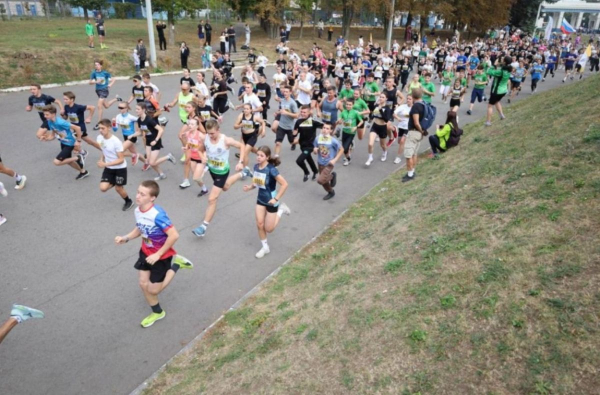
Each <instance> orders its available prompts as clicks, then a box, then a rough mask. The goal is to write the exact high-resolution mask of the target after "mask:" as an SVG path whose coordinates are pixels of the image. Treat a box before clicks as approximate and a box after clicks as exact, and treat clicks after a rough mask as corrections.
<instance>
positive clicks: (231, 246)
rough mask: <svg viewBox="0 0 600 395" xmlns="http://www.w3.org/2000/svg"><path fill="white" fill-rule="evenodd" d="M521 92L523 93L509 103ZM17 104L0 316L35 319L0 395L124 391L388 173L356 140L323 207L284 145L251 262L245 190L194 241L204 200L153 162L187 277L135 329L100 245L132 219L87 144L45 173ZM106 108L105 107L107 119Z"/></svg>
mask: <svg viewBox="0 0 600 395" xmlns="http://www.w3.org/2000/svg"><path fill="white" fill-rule="evenodd" d="M242 40H243V39H242V38H241V37H240V41H242ZM269 73H271V74H272V70H269ZM269 77H270V76H269ZM269 80H270V79H269ZM153 81H154V82H155V83H156V84H157V85H158V86H159V87H160V88H161V90H162V91H163V93H164V95H163V97H165V98H166V99H168V100H171V99H172V97H174V95H175V93H176V92H177V90H178V81H179V76H165V77H160V78H155V79H154V80H153ZM557 85H560V79H559V78H558V77H557V78H556V79H550V80H548V81H547V82H545V83H541V84H540V88H539V92H543V91H544V90H546V89H548V88H551V87H555V86H557ZM234 88H235V89H236V90H237V86H236V87H234ZM66 90H68V89H67V88H55V89H48V90H46V91H45V93H47V94H51V95H53V96H54V97H56V98H60V97H62V92H64V91H66ZM70 90H72V91H74V92H75V93H76V95H77V98H78V100H77V102H78V103H91V104H96V97H95V94H94V91H93V87H91V86H76V87H71V88H70ZM129 92H130V82H128V81H118V82H117V83H116V84H115V85H114V87H113V89H112V91H111V95H112V94H115V93H118V94H120V95H121V96H122V97H128V96H129ZM538 94H540V93H538ZM527 96H529V88H528V87H527V84H526V87H524V89H523V93H521V95H520V98H523V97H527ZM27 97H28V93H27V92H22V93H13V94H4V95H0V119H2V124H1V125H0V155H1V156H2V159H3V161H4V163H5V164H6V165H8V166H10V167H12V168H14V169H16V170H18V171H19V172H20V173H22V174H26V175H27V176H28V182H27V187H26V188H25V189H24V190H22V191H15V190H13V189H12V188H10V186H11V185H12V181H11V180H10V179H9V178H8V177H6V176H0V181H2V182H4V183H5V184H6V185H8V186H9V196H8V198H6V199H1V200H0V212H2V213H4V214H5V215H6V216H7V217H8V222H7V223H6V224H5V225H3V226H2V227H0V245H1V249H0V253H1V255H0V256H1V257H2V268H1V269H0V270H1V273H2V274H1V276H0V301H1V303H0V317H1V318H2V319H4V318H5V317H7V316H8V314H9V309H10V306H11V304H12V303H15V302H18V303H21V304H26V305H30V306H33V307H36V308H40V309H42V310H43V311H44V312H45V313H46V318H45V319H44V320H39V321H33V322H27V323H25V324H24V325H19V326H18V327H17V328H15V330H14V331H13V333H11V335H10V336H9V337H8V338H7V339H6V340H5V341H4V343H3V344H2V345H1V346H0V393H2V394H11V395H13V394H61V395H69V394H86V393H87V394H94V395H100V394H123V393H127V392H129V391H131V390H133V389H134V388H136V387H137V386H138V385H139V384H140V383H141V382H143V381H144V380H145V379H146V378H147V377H149V376H150V375H151V374H152V373H153V372H154V371H155V370H156V369H158V368H159V367H160V366H161V365H162V364H163V363H165V362H166V361H167V360H168V359H169V358H170V357H172V356H173V355H174V354H175V353H176V352H177V351H179V350H180V349H181V348H182V347H183V346H185V345H186V344H187V343H188V342H189V341H190V340H192V339H193V338H194V337H196V336H197V335H198V334H199V333H200V332H201V331H202V330H203V329H204V328H206V327H207V326H208V325H210V324H211V323H212V322H213V321H214V320H215V319H217V318H218V317H219V316H220V315H221V314H222V312H224V311H226V310H227V309H228V308H229V307H230V306H231V305H232V304H234V303H235V302H236V301H237V300H238V299H239V298H240V297H241V296H243V295H244V294H245V293H246V292H248V291H249V290H250V289H252V288H253V287H254V286H255V285H256V284H257V283H259V282H260V281H261V280H262V279H263V278H265V277H266V276H267V275H268V274H269V273H271V272H272V271H273V270H274V269H275V268H277V267H278V266H279V265H281V264H282V263H283V262H284V261H285V260H286V259H287V258H288V257H290V256H291V255H293V254H294V253H295V252H296V251H297V250H298V249H299V248H300V247H301V246H302V245H304V244H305V243H306V242H307V241H309V240H310V239H311V238H312V237H313V236H314V235H315V234H316V233H317V232H318V231H319V230H321V229H323V228H324V227H326V226H327V225H328V224H329V223H330V222H331V221H332V220H333V219H334V218H335V217H336V216H337V215H339V214H340V213H341V212H342V211H343V210H344V209H345V208H346V207H348V206H349V205H350V204H351V203H353V202H354V201H355V200H357V199H358V198H360V197H361V196H363V195H364V194H365V193H366V192H367V191H368V190H369V189H370V188H372V187H373V186H374V185H376V184H377V183H378V182H380V181H381V180H382V179H384V178H385V177H386V176H387V175H388V174H390V173H391V172H393V171H394V170H396V169H397V168H398V165H394V164H393V163H392V161H393V160H394V158H395V154H390V155H389V156H388V161H387V162H385V163H381V162H380V161H379V158H378V156H379V151H377V148H376V155H377V156H376V160H375V162H374V163H373V165H372V166H371V168H369V169H367V168H365V167H364V165H363V164H364V162H365V160H366V157H367V153H366V142H365V141H364V140H363V141H361V142H358V143H357V144H356V145H357V151H356V153H355V155H354V160H353V163H352V165H351V166H350V167H347V168H343V167H341V166H339V168H338V186H337V187H336V192H337V195H336V197H335V198H334V199H332V200H330V201H327V202H324V201H323V200H321V198H322V197H323V195H324V191H323V189H322V188H321V187H320V186H319V185H318V184H316V183H315V182H310V181H309V182H306V183H303V182H302V172H301V170H300V169H299V168H298V167H297V166H296V164H295V158H296V156H297V153H298V151H294V152H290V149H289V145H287V143H286V145H285V146H284V149H283V150H282V159H283V164H282V165H281V167H280V169H281V173H282V174H283V175H284V177H285V178H286V179H287V180H288V182H289V183H290V187H289V190H288V193H287V194H286V196H285V198H284V199H283V200H284V201H286V202H287V203H288V204H289V206H290V207H291V209H292V215H291V216H290V217H285V218H283V220H282V221H281V224H280V226H279V228H278V229H277V231H276V232H275V233H274V234H273V235H272V236H270V238H269V242H270V243H269V244H270V246H271V254H270V255H268V256H267V257H265V258H264V259H262V260H257V259H255V258H254V254H255V253H256V251H257V250H258V249H259V248H260V242H259V240H258V236H257V233H256V229H255V223H254V204H255V199H256V191H253V192H251V193H244V192H243V191H242V188H241V185H240V184H237V185H235V187H234V188H233V189H232V190H231V191H229V192H227V193H225V194H223V196H222V198H221V200H220V202H219V207H218V212H217V214H216V216H215V218H214V221H213V222H212V224H211V226H210V228H209V231H208V234H207V236H206V237H205V238H204V239H202V240H199V239H197V238H195V237H194V236H193V235H192V233H191V230H192V229H193V227H195V226H197V225H198V224H199V223H200V221H201V219H202V217H203V214H204V210H205V207H206V197H204V198H197V197H196V194H197V192H198V191H197V189H196V188H189V189H187V190H180V189H179V188H178V184H179V183H180V182H181V179H182V166H181V165H180V164H177V165H176V166H173V165H172V164H170V163H165V164H163V165H162V167H163V169H164V170H165V172H166V174H167V175H168V178H167V179H166V180H164V181H161V183H160V184H161V187H162V191H161V195H160V197H159V199H158V203H159V204H160V205H162V206H163V207H164V208H165V209H166V210H167V212H168V213H169V215H170V217H171V219H172V220H173V222H174V224H175V225H176V227H177V228H178V230H179V231H180V234H181V238H180V240H179V242H178V243H177V246H176V247H177V250H178V251H179V252H181V253H182V254H184V255H186V256H188V257H189V258H191V259H192V260H193V261H194V262H195V264H196V268H195V269H194V270H193V271H191V272H190V271H183V272H180V273H179V274H177V276H176V278H175V280H174V282H173V283H172V285H171V286H170V287H169V288H168V289H167V290H166V291H165V292H163V294H161V296H160V299H161V305H162V306H163V307H164V308H165V310H166V311H167V317H166V319H165V320H162V321H160V322H159V323H157V324H156V325H154V326H153V327H152V328H149V329H142V328H141V327H140V324H139V323H140V321H141V319H142V318H143V317H144V316H146V315H147V314H149V312H150V309H149V308H148V306H147V304H146V302H145V301H144V298H143V296H142V294H141V292H140V290H139V288H138V286H137V273H136V271H135V270H134V269H133V264H134V262H135V260H136V257H137V254H138V249H139V241H138V240H136V241H134V242H133V243H130V244H127V245H123V246H116V245H115V244H114V243H113V239H114V237H115V236H116V235H122V234H125V233H126V232H128V231H129V230H131V229H132V227H133V226H134V218H133V211H130V212H128V213H123V212H122V211H121V205H122V203H123V202H122V200H121V199H120V198H118V196H117V195H116V193H114V192H112V191H110V192H109V193H107V194H101V193H100V192H99V190H98V183H99V178H100V174H101V171H100V170H99V169H98V168H97V167H95V165H94V163H95V161H96V160H97V159H98V156H99V155H98V152H97V151H95V150H94V149H93V148H88V150H89V151H90V156H89V158H88V165H89V166H88V167H89V170H90V172H91V176H90V177H89V178H87V179H85V180H82V181H77V182H76V181H75V180H74V178H75V176H76V173H75V172H74V171H73V170H71V169H70V168H67V167H56V166H53V165H52V158H54V156H55V155H56V154H57V153H58V143H57V142H56V141H54V142H48V143H40V142H38V141H37V140H36V139H35V131H36V130H37V127H38V126H39V124H40V121H39V119H38V117H37V114H35V113H27V112H25V110H24V107H25V105H26V101H27ZM166 99H163V103H164V102H165V101H166ZM434 103H435V104H436V105H437V106H438V113H439V114H440V116H439V117H438V122H443V119H442V118H443V114H444V113H445V111H446V106H447V105H443V104H442V103H440V101H439V98H437V100H435V101H434ZM466 106H467V105H466V104H464V105H463V108H462V109H461V112H460V114H461V115H460V120H461V123H462V124H463V125H464V124H465V123H466V122H467V121H470V120H475V119H479V118H480V117H481V116H482V115H483V112H484V110H485V104H481V105H477V106H476V110H475V114H474V115H473V116H472V117H469V116H467V115H466V114H465V113H464V112H465V110H466ZM272 108H275V104H272ZM273 111H274V110H271V112H273ZM116 112H117V109H116V106H115V107H113V108H111V109H109V110H108V115H110V116H114V115H115V114H116ZM509 116H510V115H509ZM233 117H234V113H233V112H229V113H227V116H226V117H225V122H224V127H223V130H224V131H225V133H227V134H229V135H232V136H233V135H235V136H237V135H238V133H239V132H236V133H234V132H233V129H232V127H231V126H232V124H233ZM170 118H171V123H170V124H169V125H168V127H167V132H166V136H165V138H164V139H163V140H164V144H165V146H166V149H165V150H164V151H163V152H165V153H166V152H168V151H171V152H173V153H174V154H175V156H176V157H179V155H178V154H179V153H180V150H179V141H178V140H177V138H176V136H175V133H176V128H175V126H176V125H177V126H178V125H179V124H178V120H177V119H176V115H175V114H173V113H172V114H171V115H170ZM269 133H271V132H269ZM92 135H94V136H95V133H94V132H92ZM273 140H274V137H273V135H272V134H269V135H268V138H265V139H264V140H263V141H261V142H260V143H268V144H273ZM427 148H428V147H427ZM396 149H397V146H396V145H394V150H396ZM232 155H233V153H232ZM232 159H233V158H232ZM403 164H404V161H403V162H402V165H403ZM150 176H152V177H153V176H154V174H152V173H151V172H148V173H142V172H141V171H140V167H135V168H131V167H130V172H129V185H128V187H127V189H128V190H129V193H130V195H131V196H133V195H134V194H135V188H136V187H137V185H138V184H139V182H140V181H142V180H144V179H147V178H149V177H150ZM207 179H210V177H208V178H207ZM416 182H418V181H416ZM209 185H210V182H209Z"/></svg>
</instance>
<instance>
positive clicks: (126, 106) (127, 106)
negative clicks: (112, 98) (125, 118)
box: [117, 101, 131, 111]
mask: <svg viewBox="0 0 600 395" xmlns="http://www.w3.org/2000/svg"><path fill="white" fill-rule="evenodd" d="M121 104H123V105H124V106H125V108H126V109H127V110H128V111H129V109H130V108H131V107H130V106H129V103H127V102H126V101H122V102H120V103H119V104H117V108H119V106H120V105H121Z"/></svg>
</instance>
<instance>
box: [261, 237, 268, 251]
mask: <svg viewBox="0 0 600 395" xmlns="http://www.w3.org/2000/svg"><path fill="white" fill-rule="evenodd" d="M260 242H261V243H262V246H263V248H265V249H269V244H268V243H267V239H264V240H261V241H260Z"/></svg>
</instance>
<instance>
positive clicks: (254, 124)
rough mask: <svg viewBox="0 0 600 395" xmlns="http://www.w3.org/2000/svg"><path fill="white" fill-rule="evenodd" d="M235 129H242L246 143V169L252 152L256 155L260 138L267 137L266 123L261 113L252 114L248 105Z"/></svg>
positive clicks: (236, 122)
mask: <svg viewBox="0 0 600 395" xmlns="http://www.w3.org/2000/svg"><path fill="white" fill-rule="evenodd" d="M233 128H234V129H242V141H243V142H244V152H245V153H244V158H245V159H244V167H246V166H248V156H249V155H250V152H252V153H254V154H256V151H257V149H256V143H257V141H258V136H259V135H260V137H261V138H262V137H265V132H266V128H265V121H264V119H263V118H262V117H261V116H260V114H259V113H253V112H252V105H251V104H250V103H246V104H244V106H243V111H242V113H241V114H240V115H238V117H237V119H236V121H235V124H234V125H233Z"/></svg>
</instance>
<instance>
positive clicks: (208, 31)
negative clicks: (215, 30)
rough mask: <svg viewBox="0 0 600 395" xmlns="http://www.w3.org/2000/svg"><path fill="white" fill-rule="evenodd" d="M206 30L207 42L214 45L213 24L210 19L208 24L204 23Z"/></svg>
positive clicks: (207, 21)
mask: <svg viewBox="0 0 600 395" xmlns="http://www.w3.org/2000/svg"><path fill="white" fill-rule="evenodd" d="M204 32H205V33H206V44H207V45H212V44H211V40H212V26H211V25H210V21H209V20H208V19H207V20H206V25H204Z"/></svg>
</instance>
